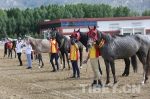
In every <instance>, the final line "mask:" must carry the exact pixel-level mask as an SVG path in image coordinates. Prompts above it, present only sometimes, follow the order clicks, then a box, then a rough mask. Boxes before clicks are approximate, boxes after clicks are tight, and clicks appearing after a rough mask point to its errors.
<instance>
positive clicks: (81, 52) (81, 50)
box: [79, 48, 83, 68]
mask: <svg viewBox="0 0 150 99" xmlns="http://www.w3.org/2000/svg"><path fill="white" fill-rule="evenodd" d="M79 52H80V68H82V58H83V57H82V54H83V48H81V49H79Z"/></svg>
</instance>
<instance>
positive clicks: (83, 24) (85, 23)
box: [61, 21, 97, 27]
mask: <svg viewBox="0 0 150 99" xmlns="http://www.w3.org/2000/svg"><path fill="white" fill-rule="evenodd" d="M94 25H95V26H97V22H96V21H89V22H61V26H62V27H67V26H94Z"/></svg>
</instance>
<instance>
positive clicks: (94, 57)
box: [50, 34, 102, 87]
mask: <svg viewBox="0 0 150 99" xmlns="http://www.w3.org/2000/svg"><path fill="white" fill-rule="evenodd" d="M78 36H79V34H72V35H71V36H70V42H71V46H70V58H69V59H70V61H71V63H72V67H73V75H72V76H71V77H70V78H77V79H79V78H80V70H79V67H78V57H79V56H78V44H77V42H78V38H79V37H78ZM51 44H52V45H51V60H50V62H51V64H52V67H53V71H59V66H58V60H57V56H58V55H57V52H58V47H57V42H56V39H54V38H53V39H52V40H51ZM99 53H100V50H99V46H98V45H97V44H96V42H93V45H92V48H91V49H90V50H89V52H88V56H87V58H86V59H85V60H84V63H87V62H88V59H90V63H91V66H92V70H93V73H94V79H93V83H92V86H96V87H101V86H102V83H101V74H100V72H99V64H98V60H99ZM54 58H55V61H56V65H57V70H56V69H55V65H54V63H53V59H54Z"/></svg>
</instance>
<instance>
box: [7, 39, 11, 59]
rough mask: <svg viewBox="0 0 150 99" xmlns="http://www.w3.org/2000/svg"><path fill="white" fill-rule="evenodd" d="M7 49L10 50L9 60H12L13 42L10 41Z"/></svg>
mask: <svg viewBox="0 0 150 99" xmlns="http://www.w3.org/2000/svg"><path fill="white" fill-rule="evenodd" d="M7 49H8V58H11V59H12V41H11V40H9V42H8V43H7Z"/></svg>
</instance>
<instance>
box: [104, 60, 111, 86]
mask: <svg viewBox="0 0 150 99" xmlns="http://www.w3.org/2000/svg"><path fill="white" fill-rule="evenodd" d="M104 62H105V66H106V74H107V80H106V84H105V87H108V86H109V83H110V79H109V61H108V60H106V59H104Z"/></svg>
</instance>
